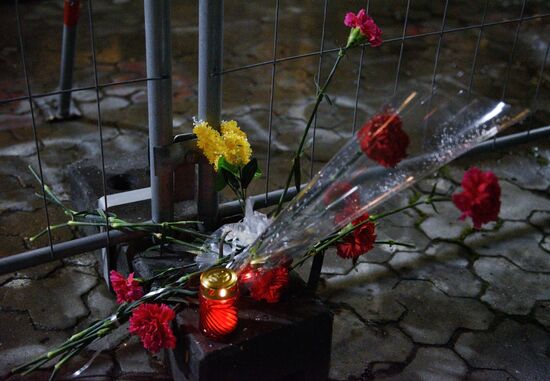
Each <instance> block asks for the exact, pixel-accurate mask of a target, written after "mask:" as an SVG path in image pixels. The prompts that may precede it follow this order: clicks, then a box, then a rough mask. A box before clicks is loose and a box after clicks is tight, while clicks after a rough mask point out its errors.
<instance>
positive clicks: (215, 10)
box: [197, 0, 223, 229]
mask: <svg viewBox="0 0 550 381" xmlns="http://www.w3.org/2000/svg"><path fill="white" fill-rule="evenodd" d="M222 55H223V0H200V1H199V119H200V120H205V121H207V122H208V123H209V124H210V125H211V126H212V127H214V128H218V127H219V125H220V114H221V104H222V93H221V89H222V87H221V80H222V78H221V75H218V74H217V73H219V72H221V69H222ZM197 203H198V205H197V208H198V216H199V219H200V220H201V221H203V223H204V226H205V227H206V228H207V229H210V228H213V227H215V225H216V223H217V220H218V194H217V193H216V191H215V189H214V170H213V169H212V166H211V165H209V164H208V163H202V164H199V186H198V196H197Z"/></svg>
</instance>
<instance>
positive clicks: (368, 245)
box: [336, 213, 376, 261]
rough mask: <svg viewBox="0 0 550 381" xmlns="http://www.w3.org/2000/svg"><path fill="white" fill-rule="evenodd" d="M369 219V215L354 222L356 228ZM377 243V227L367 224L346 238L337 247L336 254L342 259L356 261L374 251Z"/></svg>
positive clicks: (370, 223) (371, 223)
mask: <svg viewBox="0 0 550 381" xmlns="http://www.w3.org/2000/svg"><path fill="white" fill-rule="evenodd" d="M368 219H369V215H368V213H365V214H364V215H363V216H361V217H359V218H357V219H356V220H355V221H353V222H352V224H353V225H354V226H357V225H359V224H361V223H362V222H364V221H367V220H368ZM374 241H376V232H375V225H374V223H373V222H372V221H369V222H366V223H364V224H363V225H361V226H360V227H358V228H356V229H355V230H353V231H352V232H351V233H350V234H348V235H347V236H345V237H344V239H343V241H342V242H340V243H338V244H337V245H336V254H338V255H339V256H340V257H342V258H352V259H353V260H354V261H356V260H357V258H359V256H361V255H363V254H365V253H367V252H368V251H370V250H372V248H373V247H374Z"/></svg>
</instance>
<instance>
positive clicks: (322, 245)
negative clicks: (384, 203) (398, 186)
mask: <svg viewBox="0 0 550 381" xmlns="http://www.w3.org/2000/svg"><path fill="white" fill-rule="evenodd" d="M449 200H450V198H449V197H428V198H427V199H425V200H419V201H416V202H414V203H412V204H409V205H406V206H403V207H401V208H397V209H394V210H391V211H389V212H386V213H381V214H377V215H372V216H370V217H369V218H368V219H366V220H365V221H362V222H361V223H359V224H357V225H353V224H348V225H347V226H345V227H343V228H342V229H341V230H340V231H338V232H337V233H334V234H332V235H330V236H328V237H327V238H325V239H324V240H322V241H320V242H319V243H317V244H316V245H314V246H313V247H312V248H311V249H310V250H309V251H308V252H307V253H306V254H305V255H304V256H303V257H302V258H301V259H300V260H299V261H298V262H296V263H295V264H293V265H292V267H291V269H295V268H296V267H298V266H301V265H302V264H303V263H304V262H305V261H307V260H308V259H309V258H311V257H313V256H315V255H317V254H319V253H321V252H323V251H324V250H326V249H327V248H328V247H329V246H331V245H333V244H334V243H336V242H338V241H339V240H341V239H342V238H344V237H345V236H347V235H348V234H350V233H351V232H353V231H354V230H355V229H358V228H360V227H361V226H363V225H365V224H367V223H369V222H375V221H377V220H380V219H382V218H384V217H388V216H391V215H392V214H395V213H399V212H402V211H403V210H406V209H410V208H414V207H416V206H419V205H423V204H431V203H434V202H442V201H449ZM375 243H376V244H385V245H395V246H404V247H411V248H414V247H416V246H414V245H412V244H409V243H402V242H397V241H394V240H387V241H376V242H375Z"/></svg>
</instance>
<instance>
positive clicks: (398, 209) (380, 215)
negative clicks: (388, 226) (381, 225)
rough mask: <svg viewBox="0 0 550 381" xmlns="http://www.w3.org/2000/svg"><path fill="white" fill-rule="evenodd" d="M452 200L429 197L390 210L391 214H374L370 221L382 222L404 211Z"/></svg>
mask: <svg viewBox="0 0 550 381" xmlns="http://www.w3.org/2000/svg"><path fill="white" fill-rule="evenodd" d="M450 200H451V198H450V197H429V198H428V199H426V200H419V201H416V202H414V203H412V204H409V205H405V206H403V207H401V208H397V209H394V210H390V211H389V212H386V213H381V214H373V215H372V216H370V220H371V221H377V220H380V219H382V218H384V217H388V216H391V215H392V214H396V213H399V212H402V211H403V210H407V209H410V208H414V207H416V206H419V205H424V204H432V203H434V202H443V201H450Z"/></svg>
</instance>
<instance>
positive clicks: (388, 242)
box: [374, 239, 416, 249]
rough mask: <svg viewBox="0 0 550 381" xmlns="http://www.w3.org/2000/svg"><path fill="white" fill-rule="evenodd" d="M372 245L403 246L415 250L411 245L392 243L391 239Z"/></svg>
mask: <svg viewBox="0 0 550 381" xmlns="http://www.w3.org/2000/svg"><path fill="white" fill-rule="evenodd" d="M374 243H375V244H377V245H389V246H403V247H410V248H411V249H414V248H416V246H415V245H413V244H412V243H405V242H398V241H394V240H393V239H388V240H386V241H375V242H374Z"/></svg>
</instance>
